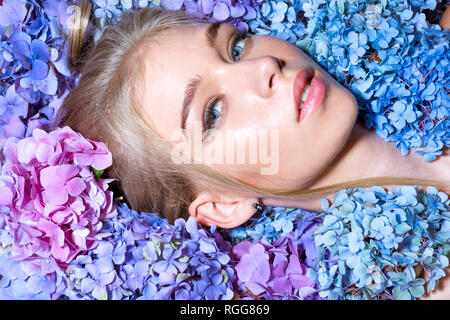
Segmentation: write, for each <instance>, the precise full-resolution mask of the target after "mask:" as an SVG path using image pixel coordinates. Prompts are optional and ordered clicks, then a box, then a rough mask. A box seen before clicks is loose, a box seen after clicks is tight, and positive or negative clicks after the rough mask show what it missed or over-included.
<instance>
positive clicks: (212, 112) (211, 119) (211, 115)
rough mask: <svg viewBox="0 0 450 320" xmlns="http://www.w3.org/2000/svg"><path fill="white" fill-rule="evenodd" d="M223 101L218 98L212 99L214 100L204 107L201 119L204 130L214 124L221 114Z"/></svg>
mask: <svg viewBox="0 0 450 320" xmlns="http://www.w3.org/2000/svg"><path fill="white" fill-rule="evenodd" d="M222 105H223V101H222V100H220V98H216V99H214V101H213V102H212V103H211V104H209V105H208V106H207V107H206V112H205V116H204V119H203V123H204V129H205V131H206V130H208V129H211V128H212V127H214V126H215V124H216V122H217V120H218V119H220V116H221V115H222Z"/></svg>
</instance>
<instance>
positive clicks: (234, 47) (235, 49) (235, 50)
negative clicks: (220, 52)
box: [230, 31, 247, 62]
mask: <svg viewBox="0 0 450 320" xmlns="http://www.w3.org/2000/svg"><path fill="white" fill-rule="evenodd" d="M246 39H247V33H246V32H245V31H238V32H236V34H235V35H234V36H233V40H232V42H231V52H230V58H231V59H232V60H233V61H234V62H237V61H236V56H237V55H239V59H240V55H241V54H242V52H243V51H244V47H240V46H238V44H239V43H240V42H242V43H243V45H245V40H246Z"/></svg>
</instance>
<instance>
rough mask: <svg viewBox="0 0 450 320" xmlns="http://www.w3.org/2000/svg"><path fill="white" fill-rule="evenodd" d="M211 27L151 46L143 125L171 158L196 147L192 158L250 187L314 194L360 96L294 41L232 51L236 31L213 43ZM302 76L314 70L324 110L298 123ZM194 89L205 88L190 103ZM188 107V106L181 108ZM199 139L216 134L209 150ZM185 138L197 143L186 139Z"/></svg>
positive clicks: (253, 41)
mask: <svg viewBox="0 0 450 320" xmlns="http://www.w3.org/2000/svg"><path fill="white" fill-rule="evenodd" d="M212 26H213V24H200V25H198V26H189V27H187V26H186V27H182V28H178V29H172V30H169V31H167V32H166V33H165V34H163V35H162V36H161V37H160V39H159V40H158V41H154V42H152V43H151V44H150V47H149V49H147V51H146V53H145V59H146V60H145V68H146V70H145V74H144V76H145V78H144V79H145V80H144V89H145V91H144V92H145V95H144V104H143V110H142V111H143V114H144V117H145V120H146V121H147V120H149V121H151V123H152V127H154V129H155V130H156V131H157V132H158V133H159V134H160V135H161V136H162V137H163V138H165V139H166V140H168V141H170V142H171V144H172V145H173V146H174V149H173V150H174V154H176V153H177V152H175V151H176V150H178V154H180V152H179V151H180V149H181V146H183V147H186V146H190V147H191V149H190V151H191V152H197V154H198V152H202V153H200V154H201V155H203V157H205V156H208V155H209V156H210V158H208V159H209V160H207V161H209V162H207V161H205V160H203V161H204V163H207V164H208V165H210V166H211V167H213V168H215V169H218V170H220V171H221V172H223V173H226V174H228V175H231V176H233V177H235V178H238V179H240V180H243V181H245V182H247V183H250V184H253V185H256V186H259V187H263V188H271V189H275V188H276V189H282V190H294V189H295V190H302V188H307V186H308V185H309V184H312V183H313V182H314V181H315V179H316V178H318V176H319V175H320V174H321V172H323V171H324V170H325V169H326V168H327V167H328V166H329V165H330V164H331V163H332V162H333V160H334V159H335V157H336V156H337V155H338V154H339V152H340V151H341V150H342V148H343V147H344V145H345V142H346V140H347V139H348V137H349V135H350V132H351V129H352V127H353V125H354V123H355V121H356V118H357V112H358V108H357V103H356V99H355V97H354V96H353V95H352V94H351V92H350V91H348V90H347V89H346V88H344V87H343V86H341V85H340V84H339V83H338V82H337V81H336V80H334V78H332V77H331V76H330V75H329V74H328V73H327V72H326V71H324V70H323V69H322V68H321V67H320V66H319V65H318V64H317V63H315V62H314V61H313V60H312V59H311V58H309V57H308V56H307V55H306V54H305V53H304V52H303V51H302V50H300V49H299V48H297V47H296V46H295V45H293V44H291V43H289V42H287V41H284V40H281V39H278V38H276V37H272V36H255V35H248V36H247V38H246V39H243V40H242V39H241V40H240V39H237V42H236V43H235V46H233V43H232V40H233V36H234V35H235V34H236V32H238V31H239V30H238V29H236V28H235V27H234V26H232V25H229V24H220V26H219V28H218V29H216V31H217V32H216V33H215V34H216V37H213V36H212V35H211V34H210V37H207V36H206V32H207V31H208V30H210V31H211V29H210V28H209V27H212ZM215 26H217V24H216V25H215ZM212 38H215V41H214V45H213V46H211V45H210V43H211V41H208V40H211V39H212ZM303 68H312V70H313V72H314V75H315V76H317V77H320V78H321V79H322V80H323V82H324V83H325V85H326V91H325V96H324V98H323V100H322V102H321V104H320V105H319V108H317V109H316V110H315V111H314V112H312V113H311V114H310V115H309V116H308V117H307V118H306V119H304V120H302V121H300V122H299V121H298V108H297V105H298V102H296V101H294V92H293V91H294V90H293V84H294V79H295V78H296V76H297V74H298V73H299V71H300V70H302V69H303ZM200 78H201V79H202V80H201V81H192V82H190V80H191V79H197V80H198V79H200ZM188 83H190V87H193V86H194V85H198V88H197V90H196V91H195V95H192V94H191V95H188V97H187V98H191V99H186V96H185V90H186V87H187V85H188ZM193 84H194V85H193ZM188 87H189V86H188ZM187 100H191V103H190V107H186V108H183V104H185V102H186V101H187ZM208 107H209V108H210V109H209V111H210V112H209V114H208V113H207V112H208ZM183 110H184V111H183ZM183 114H184V115H185V116H186V118H185V130H184V129H183V130H181V128H182V122H183ZM209 128H211V129H212V130H208V129H209ZM202 130H207V131H206V132H209V135H208V136H207V137H206V138H205V139H204V141H202V136H203V135H204V134H205V132H203V133H201V132H202ZM181 131H183V132H184V133H185V135H186V137H188V138H189V139H190V140H181V135H180V134H179V133H180V132H181ZM252 137H253V138H255V140H252ZM198 138H199V139H198ZM255 141H256V142H255ZM242 142H245V144H242ZM255 143H256V145H257V148H256V149H253V146H254V145H255ZM219 149H221V150H219ZM184 150H185V151H186V150H187V149H184ZM230 150H234V151H230ZM233 152H234V157H233V156H232V155H233ZM242 152H244V154H242ZM221 153H222V154H221ZM227 155H228V156H229V157H228V156H227ZM197 159H202V158H197ZM203 159H205V158H203ZM214 159H215V160H216V161H214ZM255 159H256V160H255ZM199 161H201V160H199ZM264 168H265V169H264Z"/></svg>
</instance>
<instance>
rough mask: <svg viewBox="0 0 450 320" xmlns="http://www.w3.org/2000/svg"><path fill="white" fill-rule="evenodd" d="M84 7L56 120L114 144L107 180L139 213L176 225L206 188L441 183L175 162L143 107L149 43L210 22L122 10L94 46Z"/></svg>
mask: <svg viewBox="0 0 450 320" xmlns="http://www.w3.org/2000/svg"><path fill="white" fill-rule="evenodd" d="M78 6H79V8H80V13H81V14H80V15H79V16H78V18H77V19H75V20H74V25H73V26H72V28H71V32H70V35H69V55H70V56H69V62H70V64H71V66H72V69H73V72H75V73H80V74H81V77H80V79H79V82H78V85H77V86H76V87H75V88H73V89H72V90H71V92H70V93H69V94H68V95H67V97H66V98H65V100H64V102H63V104H62V105H61V107H60V109H59V111H58V114H57V115H56V117H55V119H54V121H53V125H55V126H56V125H57V126H60V127H63V126H66V125H67V126H70V127H71V128H72V129H73V130H75V131H77V132H80V133H81V134H82V135H83V136H85V137H87V138H89V139H92V140H96V141H103V142H108V146H109V149H110V151H111V152H112V155H113V165H112V166H111V167H110V168H108V169H107V170H105V172H104V174H103V177H110V178H115V179H118V182H117V185H114V184H113V185H112V189H113V190H114V188H116V190H115V191H117V192H120V193H121V194H122V195H123V196H124V198H125V199H124V200H125V201H127V202H128V203H129V205H130V206H131V207H132V208H133V209H134V210H136V211H138V212H155V213H159V214H161V215H163V216H164V217H166V218H167V219H168V220H169V221H171V222H173V221H174V220H175V219H176V218H178V217H186V216H187V215H188V207H189V204H190V203H191V202H192V201H193V200H194V198H195V195H196V192H197V191H198V190H202V188H207V189H208V190H211V189H215V190H228V191H230V190H236V191H239V192H241V193H242V192H247V193H248V194H251V195H254V196H259V197H279V198H280V197H281V198H283V197H285V198H297V199H300V198H304V197H310V196H324V195H327V194H331V193H335V192H336V191H338V190H341V189H344V188H349V187H357V186H361V187H366V186H374V185H389V184H392V185H434V186H441V185H442V184H440V183H438V182H436V181H430V180H418V179H409V178H390V177H379V178H369V179H359V180H355V181H349V182H346V183H340V184H334V185H331V186H327V187H323V188H318V189H314V190H303V191H285V190H270V189H261V188H258V187H255V186H252V185H249V184H247V183H245V182H244V181H240V180H238V179H235V178H233V177H230V176H227V175H224V174H221V173H220V172H218V171H215V170H213V169H211V168H210V167H207V166H205V165H202V164H190V165H185V164H175V163H174V162H173V161H171V157H170V154H171V152H170V151H171V146H170V144H169V143H168V142H167V141H165V140H164V139H162V138H161V137H160V136H159V135H158V134H157V133H156V131H155V130H153V129H152V128H151V126H150V125H149V124H148V123H146V122H145V121H144V120H143V118H142V114H140V112H139V110H140V108H139V106H140V104H141V103H142V101H141V100H142V97H143V92H142V90H143V89H142V85H140V84H141V83H143V80H142V76H143V73H144V72H143V70H145V64H144V63H143V61H144V59H143V57H144V54H145V48H148V47H149V46H151V43H152V41H157V36H158V35H160V34H161V33H163V32H164V31H165V30H169V29H172V28H177V27H181V26H186V25H188V24H198V23H207V21H205V20H199V19H195V18H192V17H188V16H187V15H186V14H185V13H184V12H181V11H167V10H164V9H161V8H151V7H148V8H144V9H139V10H131V11H128V12H125V13H123V14H122V16H121V18H120V21H119V22H117V23H115V24H111V25H109V26H108V27H107V28H106V29H105V30H104V32H103V33H102V36H101V38H100V39H99V40H98V42H97V43H96V44H95V45H94V46H92V41H91V42H90V43H88V40H86V39H90V38H92V33H90V32H89V28H88V26H89V25H91V24H92V21H91V20H92V10H91V5H90V3H89V1H87V0H81V1H79V2H78ZM91 47H92V48H91ZM86 51H89V52H88V53H87V52H86ZM194 181H195V183H194Z"/></svg>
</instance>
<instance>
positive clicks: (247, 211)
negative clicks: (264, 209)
mask: <svg viewBox="0 0 450 320" xmlns="http://www.w3.org/2000/svg"><path fill="white" fill-rule="evenodd" d="M255 202H256V203H259V201H258V198H256V197H240V196H225V195H224V194H219V193H215V192H208V191H202V192H200V193H199V194H198V195H197V197H196V198H195V200H194V201H192V203H191V204H190V205H189V214H190V215H191V216H193V217H194V218H196V219H197V221H198V222H200V223H201V224H203V225H206V226H210V225H213V224H214V225H216V226H217V227H220V228H224V229H230V228H234V227H237V226H239V225H241V224H243V223H244V222H246V221H247V220H249V219H250V218H251V217H252V216H253V215H254V214H255V212H256V209H255V208H254V207H253V204H254V203H255Z"/></svg>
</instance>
